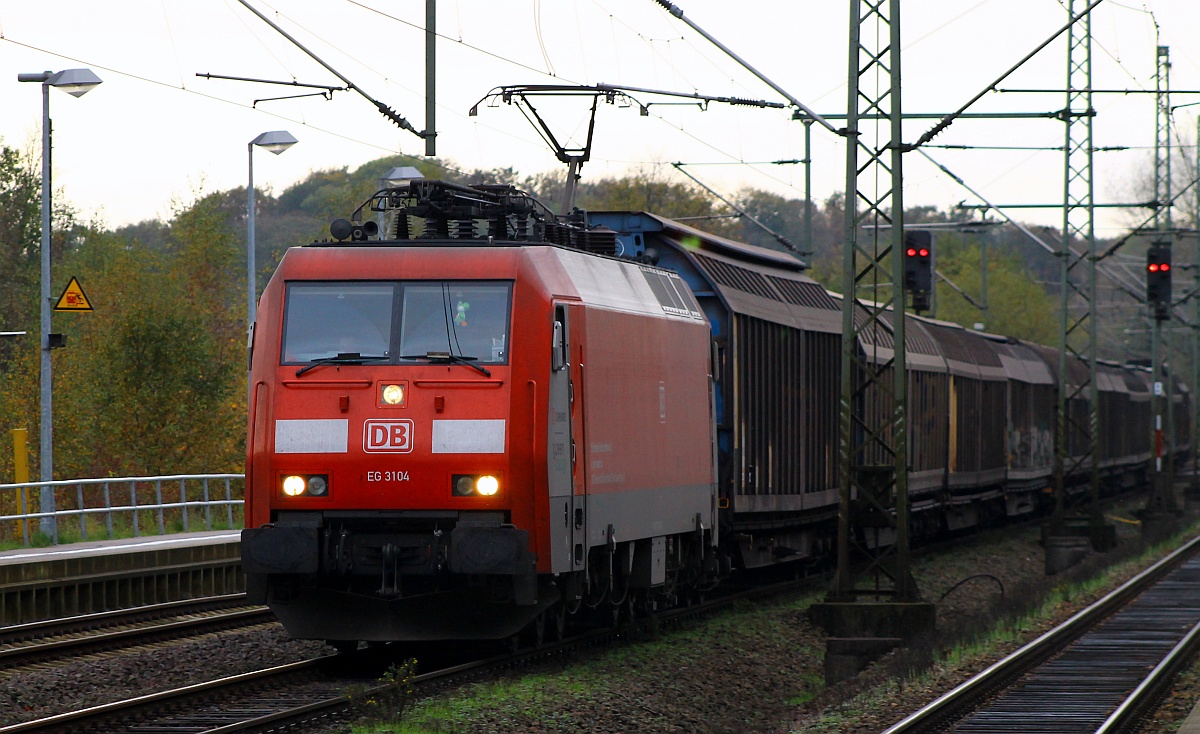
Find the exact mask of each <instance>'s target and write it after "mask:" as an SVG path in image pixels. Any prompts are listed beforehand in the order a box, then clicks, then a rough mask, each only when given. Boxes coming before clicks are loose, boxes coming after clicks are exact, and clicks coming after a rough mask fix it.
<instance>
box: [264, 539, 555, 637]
mask: <svg viewBox="0 0 1200 734" xmlns="http://www.w3.org/2000/svg"><path fill="white" fill-rule="evenodd" d="M452 535H453V536H456V537H455V541H456V542H455V544H454V546H453V547H454V552H453V553H452V554H451V555H450V569H449V570H450V572H451V577H452V578H453V579H456V580H458V581H465V580H468V579H470V580H472V581H474V582H476V583H474V584H469V585H463V584H459V585H454V586H449V587H448V588H443V589H439V590H436V591H428V592H426V593H418V594H413V595H411V596H397V595H388V594H378V593H363V592H362V590H354V591H350V590H345V589H339V588H337V587H336V586H335V585H334V584H331V583H330V580H329V579H326V578H322V577H321V569H320V563H319V562H318V559H317V553H316V549H317V545H318V544H317V542H316V541H317V532H316V529H315V528H291V527H271V526H266V527H262V528H254V529H247V530H243V531H242V543H241V545H242V567H243V569H244V570H245V572H246V592H247V596H248V598H249V600H250V601H251V602H254V603H265V604H267V606H269V607H270V608H271V611H272V612H274V613H275V616H276V617H278V619H279V621H280V623H282V624H283V627H284V629H285V630H287V632H288V634H289V635H290V636H292V637H294V638H299V639H313V640H330V641H337V640H366V641H379V642H391V641H431V640H496V639H504V638H507V637H511V636H512V635H515V634H517V633H519V632H520V631H521V630H522V629H523V628H524V627H525V626H526V625H528V624H529V623H530V622H532V621H533V620H534V619H536V618H537V616H538V615H539V614H541V613H542V612H544V611H545V610H546V609H547V608H549V607H550V606H551V605H552V604H554V603H555V602H556V601H558V599H559V591H558V588H557V587H556V586H555V585H554V584H553V583H550V582H543V583H539V580H538V577H537V576H536V575H535V574H534V573H533V569H532V565H533V557H532V554H530V553H529V552H528V551H527V550H525V548H526V543H527V539H528V535H527V534H526V533H525V531H521V530H516V529H514V528H489V529H486V530H485V529H474V528H472V529H470V530H468V529H465V528H459V529H456V530H455V531H454V532H453V534H452ZM487 581H491V582H493V583H491V584H490V585H489V584H488V583H486V582H487ZM479 582H484V583H482V584H481V583H479ZM495 582H499V583H498V584H497V583H495ZM497 588H500V589H507V590H511V592H510V593H506V594H502V595H500V596H499V598H497V595H496V594H495V593H494V592H495V591H496V589H497Z"/></svg>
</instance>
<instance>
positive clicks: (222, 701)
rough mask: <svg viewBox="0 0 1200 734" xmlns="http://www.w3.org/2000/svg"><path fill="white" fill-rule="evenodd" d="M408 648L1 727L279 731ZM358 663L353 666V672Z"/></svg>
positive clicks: (426, 680) (534, 651) (446, 673)
mask: <svg viewBox="0 0 1200 734" xmlns="http://www.w3.org/2000/svg"><path fill="white" fill-rule="evenodd" d="M810 582H811V579H809V580H805V581H789V582H783V583H779V584H775V585H772V586H769V587H760V588H756V589H750V590H745V591H742V592H737V593H733V594H730V595H728V596H723V597H721V598H719V599H713V600H710V601H705V602H702V603H698V604H694V605H691V606H688V607H684V608H678V609H672V610H670V611H667V612H662V613H660V614H657V615H654V616H653V617H652V618H648V619H644V620H638V621H637V622H632V623H626V624H623V625H620V626H618V627H612V628H603V629H595V630H591V631H587V632H584V633H581V634H578V635H574V636H572V637H569V638H567V639H565V640H562V641H561V642H557V643H550V644H538V645H534V646H531V647H527V648H524V649H520V650H518V651H515V652H505V653H503V654H497V655H491V656H486V657H483V656H481V657H478V658H474V659H468V660H466V661H465V662H454V663H451V664H438V665H433V666H430V667H429V669H428V670H425V671H422V672H420V673H419V674H417V675H414V676H413V677H412V678H411V679H410V680H409V683H410V684H411V685H412V686H413V687H414V688H415V689H417V690H419V691H428V690H430V689H436V688H439V687H443V686H447V685H451V684H454V683H458V682H462V681H465V680H471V679H476V678H478V677H479V676H481V675H485V674H487V673H488V672H489V671H492V670H498V669H509V668H513V667H520V666H522V665H527V664H532V663H534V662H538V661H542V660H545V659H547V658H550V657H553V656H565V655H570V654H572V653H573V652H576V651H578V650H580V649H584V648H589V647H595V646H597V645H603V644H607V643H610V642H612V641H615V640H618V639H622V638H624V637H625V636H627V635H630V634H633V633H634V632H635V631H636V630H637V629H638V628H639V625H643V624H656V625H658V626H659V627H660V628H663V627H671V626H675V625H679V624H684V623H686V622H687V621H688V620H690V619H694V618H697V617H700V616H703V615H707V614H711V613H712V612H715V611H717V610H719V609H722V608H724V607H725V606H727V605H730V604H733V603H734V602H735V601H739V600H745V599H751V598H762V597H765V596H769V595H773V594H780V593H786V592H788V591H790V590H793V589H795V588H797V587H798V586H799V585H802V584H805V583H810ZM405 653H406V650H401V649H398V648H393V649H392V651H390V652H389V651H387V650H379V649H366V650H361V651H359V652H358V653H357V654H355V655H328V656H322V657H317V658H311V659H309V660H304V661H300V662H296V663H291V664H288V665H282V666H277V667H273V668H268V669H264V670H259V671H255V672H252V673H246V674H242V675H236V676H230V677H226V678H220V679H216V680H211V681H206V682H203V683H198V684H195V685H190V686H185V687H182V688H177V689H172V690H167V691H161V692H158V693H154V694H149V695H144V696H138V697H134V698H130V699H127V700H124V701H116V702H113V703H109V704H104V705H100V706H93V707H90V708H86V709H81V710H79V711H72V712H67V713H63V714H58V715H55V716H49V717H45V718H41V719H36V720H32V721H28V722H24V723H21V724H15V725H11V726H6V727H0V734H28V733H30V732H64V733H65V732H85V731H88V732H96V731H103V732H106V734H117V733H118V732H129V733H130V734H134V733H136V734H158V733H160V732H172V733H178V732H190V733H191V732H194V733H197V734H198V733H200V732H208V733H209V734H218V733H219V734H227V733H231V732H255V731H273V730H279V729H281V728H283V727H286V726H298V725H301V724H304V723H306V722H312V721H316V720H322V719H329V718H331V717H333V718H336V717H339V716H343V715H344V714H345V712H347V711H349V710H350V709H351V708H352V707H354V706H355V704H356V701H358V700H362V699H365V698H367V697H372V696H379V695H385V694H386V693H387V692H388V691H389V690H392V689H393V686H391V685H389V684H380V683H379V678H380V676H381V675H382V674H383V673H384V672H385V671H386V670H387V667H388V663H389V662H390V661H393V660H397V659H405V658H407V657H409V656H408V655H407V654H405ZM348 671H352V672H348Z"/></svg>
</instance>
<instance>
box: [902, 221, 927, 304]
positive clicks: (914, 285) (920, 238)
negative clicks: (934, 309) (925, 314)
mask: <svg viewBox="0 0 1200 734" xmlns="http://www.w3.org/2000/svg"><path fill="white" fill-rule="evenodd" d="M904 289H905V290H906V291H908V293H909V295H910V296H912V308H913V310H914V311H917V312H920V311H928V310H929V297H930V295H932V294H933V235H932V234H930V233H929V232H928V231H925V230H913V231H910V232H905V233H904Z"/></svg>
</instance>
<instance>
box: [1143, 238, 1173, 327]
mask: <svg viewBox="0 0 1200 734" xmlns="http://www.w3.org/2000/svg"><path fill="white" fill-rule="evenodd" d="M1146 303H1148V304H1149V305H1150V311H1151V312H1152V313H1153V314H1154V319H1155V320H1156V321H1165V320H1167V319H1168V318H1170V312H1171V246H1170V245H1165V244H1161V243H1156V244H1153V245H1150V247H1149V248H1148V249H1147V250H1146Z"/></svg>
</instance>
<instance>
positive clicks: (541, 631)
mask: <svg viewBox="0 0 1200 734" xmlns="http://www.w3.org/2000/svg"><path fill="white" fill-rule="evenodd" d="M548 617H549V615H548V614H547V613H546V612H544V611H543V612H542V613H541V614H538V615H537V616H536V617H534V618H533V621H532V622H530V623H529V624H527V625H525V629H523V630H521V634H520V635H519V636H520V637H521V638H523V642H524V646H526V647H533V648H535V649H536V648H539V647H541V646H542V645H545V644H546V625H547V624H548V621H547V620H548Z"/></svg>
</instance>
